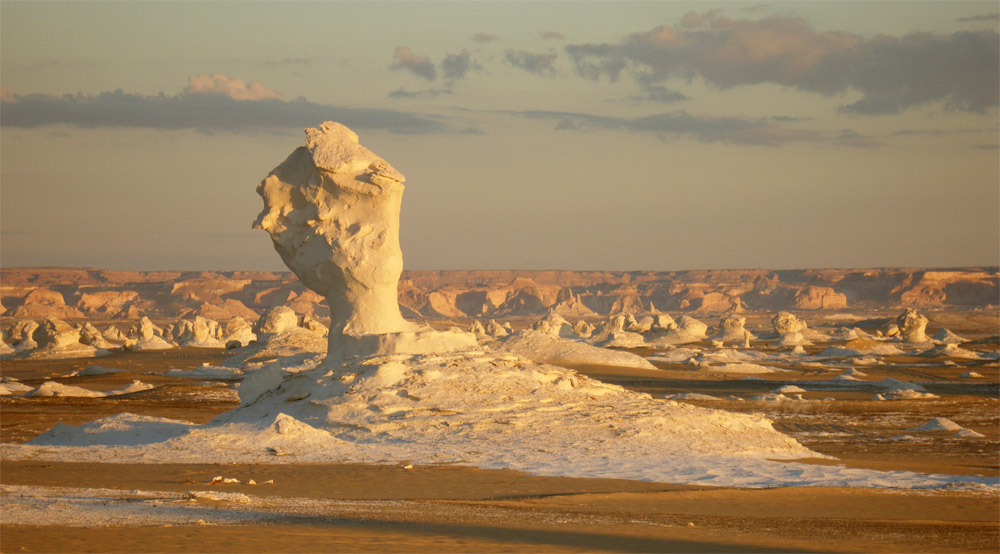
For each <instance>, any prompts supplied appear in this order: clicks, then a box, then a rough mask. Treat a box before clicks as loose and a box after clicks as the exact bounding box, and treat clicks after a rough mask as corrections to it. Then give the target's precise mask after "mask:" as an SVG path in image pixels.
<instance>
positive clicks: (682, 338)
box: [646, 314, 708, 348]
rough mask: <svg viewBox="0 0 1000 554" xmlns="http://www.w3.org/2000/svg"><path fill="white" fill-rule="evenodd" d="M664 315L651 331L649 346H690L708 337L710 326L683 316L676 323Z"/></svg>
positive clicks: (648, 339) (647, 341) (647, 342)
mask: <svg viewBox="0 0 1000 554" xmlns="http://www.w3.org/2000/svg"><path fill="white" fill-rule="evenodd" d="M663 315H664V314H661V317H660V318H659V319H658V320H657V323H656V324H655V325H654V328H653V329H651V330H650V332H649V335H650V337H649V338H647V339H646V345H647V346H651V347H654V348H663V347H667V346H673V345H677V344H688V343H692V342H698V341H700V340H703V339H705V338H707V336H708V335H707V333H708V325H706V324H704V323H702V322H701V321H698V320H697V319H695V318H693V317H690V316H686V315H683V316H681V317H680V318H679V319H678V320H677V321H676V322H674V320H673V319H672V318H670V316H666V318H667V319H664V318H663V317H662V316H663ZM657 327H659V329H657Z"/></svg>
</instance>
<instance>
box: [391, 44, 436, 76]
mask: <svg viewBox="0 0 1000 554" xmlns="http://www.w3.org/2000/svg"><path fill="white" fill-rule="evenodd" d="M389 68H390V69H393V70H399V69H403V70H406V71H409V72H410V73H412V74H414V75H416V76H417V77H421V78H424V79H427V80H428V81H433V80H434V79H436V78H437V69H436V68H435V67H434V64H433V63H431V59H430V58H428V57H427V56H421V55H419V54H417V53H415V52H414V51H413V50H410V47H409V46H397V47H396V50H395V51H394V52H393V54H392V65H390V66H389Z"/></svg>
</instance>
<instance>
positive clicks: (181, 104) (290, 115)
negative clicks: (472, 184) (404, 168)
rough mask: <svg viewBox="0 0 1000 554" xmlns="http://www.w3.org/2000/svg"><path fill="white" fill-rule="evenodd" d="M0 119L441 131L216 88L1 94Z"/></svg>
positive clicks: (387, 116)
mask: <svg viewBox="0 0 1000 554" xmlns="http://www.w3.org/2000/svg"><path fill="white" fill-rule="evenodd" d="M0 106H2V108H0V125H2V126H4V127H40V126H44V125H57V124H63V125H72V126H76V127H85V128H98V127H147V128H156V129H198V130H202V131H257V130H277V129H296V128H303V127H310V126H314V125H316V124H317V123H319V122H321V121H326V120H335V121H339V122H341V123H343V124H344V125H347V126H348V127H351V128H359V129H384V130H387V131H391V132H395V133H403V134H420V133H434V132H441V131H444V130H445V128H444V125H442V124H441V122H439V121H437V120H435V119H432V118H429V117H426V116H422V115H415V114H409V113H404V112H397V111H392V110H376V109H356V108H342V107H338V106H327V105H323V104H316V103H313V102H309V101H307V100H304V99H296V100H292V101H283V100H277V99H267V100H235V99H233V98H231V97H229V96H225V95H220V94H178V95H176V96H167V95H165V94H163V93H160V94H159V95H156V96H143V95H138V94H130V93H126V92H123V91H121V90H120V89H119V90H116V91H114V92H102V93H100V94H95V95H90V94H76V95H68V94H67V95H63V96H51V95H45V94H27V95H17V94H13V93H10V92H9V91H8V92H7V93H6V94H4V95H3V96H2V105H0Z"/></svg>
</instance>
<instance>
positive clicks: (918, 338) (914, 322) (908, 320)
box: [896, 308, 930, 344]
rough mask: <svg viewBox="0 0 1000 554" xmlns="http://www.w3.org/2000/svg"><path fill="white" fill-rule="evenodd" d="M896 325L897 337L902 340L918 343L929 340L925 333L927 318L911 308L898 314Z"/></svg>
mask: <svg viewBox="0 0 1000 554" xmlns="http://www.w3.org/2000/svg"><path fill="white" fill-rule="evenodd" d="M896 325H897V326H898V327H899V337H900V338H901V339H903V342H909V343H914V344H920V343H925V342H929V341H930V339H929V338H928V337H927V334H926V330H927V318H926V317H924V316H923V315H920V314H919V313H917V310H915V309H913V308H907V309H906V311H904V312H903V313H901V314H899V317H897V318H896Z"/></svg>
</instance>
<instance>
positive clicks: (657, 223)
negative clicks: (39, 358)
mask: <svg viewBox="0 0 1000 554" xmlns="http://www.w3.org/2000/svg"><path fill="white" fill-rule="evenodd" d="M998 31H1000V14H998V4H997V2H995V1H988V2H960V1H950V2H767V3H757V2H654V1H647V2H625V1H622V2H597V1H591V2H571V1H566V2H421V1H417V2H254V3H241V2H203V3H201V2H164V3H158V2H98V3H90V2H69V3H61V2H13V1H8V0H4V1H3V2H0V87H2V91H0V265H3V266H4V267H14V266H35V265H57V266H87V267H100V268H107V269H218V270H227V269H284V266H283V264H282V263H281V261H280V259H279V258H278V256H277V254H276V253H275V252H274V251H273V249H272V247H271V245H270V239H269V238H268V237H267V234H266V233H264V232H262V231H252V230H251V229H250V224H251V222H252V221H253V219H254V218H255V217H256V215H257V213H258V212H259V211H260V209H261V206H262V203H261V200H260V198H259V197H258V196H257V195H256V194H255V188H256V186H257V183H258V182H259V181H260V180H261V179H263V178H264V177H265V176H266V175H267V173H268V172H269V171H270V170H271V169H272V168H274V167H275V166H276V165H278V164H279V163H280V162H281V161H282V160H284V158H285V157H286V156H287V155H288V154H289V153H291V152H292V150H294V149H295V148H296V147H297V146H299V145H301V144H302V141H303V139H304V136H303V134H302V128H303V127H307V126H315V125H317V124H319V123H320V122H322V121H324V120H335V121H340V122H342V123H344V124H346V125H348V126H349V127H351V128H352V129H353V130H354V131H355V132H357V133H358V134H359V135H360V137H361V143H362V144H363V145H365V146H367V147H368V148H370V149H371V150H373V151H374V152H375V153H377V154H379V155H380V156H382V157H383V158H385V159H386V160H388V161H389V162H390V163H391V164H392V165H393V166H394V167H395V168H397V169H398V170H400V171H401V172H402V173H403V174H404V175H406V178H407V182H406V185H407V191H406V194H405V196H404V199H403V215H402V231H401V243H402V247H403V255H404V259H405V263H406V267H407V268H410V269H606V270H682V269H711V268H748V267H756V268H776V269H777V268H805V267H885V266H924V267H952V266H969V265H997V264H1000V145H998V143H1000V120H998V96H1000V40H998Z"/></svg>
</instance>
